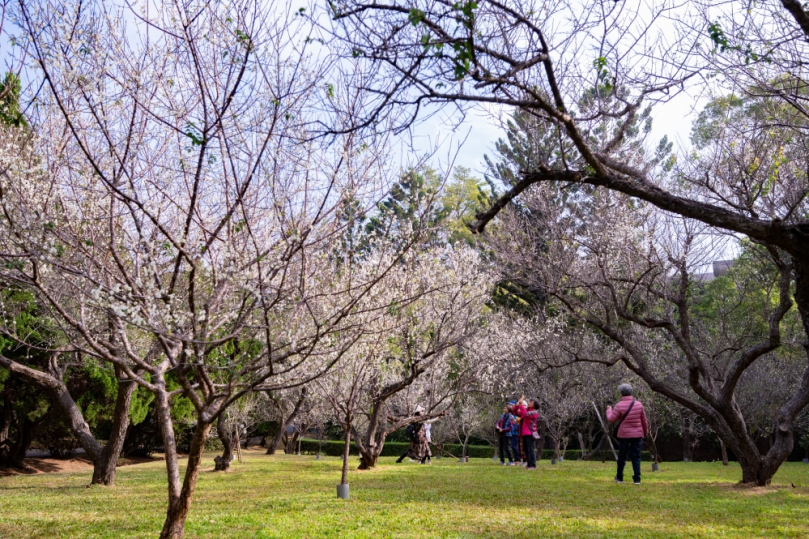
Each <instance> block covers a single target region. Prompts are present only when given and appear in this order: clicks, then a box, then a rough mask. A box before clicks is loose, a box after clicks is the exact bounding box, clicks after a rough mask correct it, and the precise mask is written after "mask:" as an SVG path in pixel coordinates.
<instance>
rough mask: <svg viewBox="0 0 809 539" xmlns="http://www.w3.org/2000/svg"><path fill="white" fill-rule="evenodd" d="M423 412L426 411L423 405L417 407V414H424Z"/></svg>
mask: <svg viewBox="0 0 809 539" xmlns="http://www.w3.org/2000/svg"><path fill="white" fill-rule="evenodd" d="M423 411H424V407H423V406H421V405H419V406H416V411H415V413H419V412H423Z"/></svg>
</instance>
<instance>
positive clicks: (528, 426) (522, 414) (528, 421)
mask: <svg viewBox="0 0 809 539" xmlns="http://www.w3.org/2000/svg"><path fill="white" fill-rule="evenodd" d="M514 415H516V416H517V417H519V418H520V436H531V433H533V432H534V430H535V429H536V424H537V419H539V414H538V413H537V411H536V410H526V409H525V406H522V405H518V406H515V407H514ZM632 415H635V411H634V410H633V411H632Z"/></svg>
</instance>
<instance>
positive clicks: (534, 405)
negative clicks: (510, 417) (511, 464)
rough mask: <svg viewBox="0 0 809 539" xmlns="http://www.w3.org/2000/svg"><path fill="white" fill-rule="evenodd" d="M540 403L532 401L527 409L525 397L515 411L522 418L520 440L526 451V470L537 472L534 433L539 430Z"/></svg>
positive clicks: (521, 398) (518, 403)
mask: <svg viewBox="0 0 809 539" xmlns="http://www.w3.org/2000/svg"><path fill="white" fill-rule="evenodd" d="M538 408H539V402H538V401H536V400H531V402H530V403H528V408H526V401H525V397H520V400H519V401H518V402H517V407H516V408H515V409H514V415H516V416H517V417H519V418H520V439H521V440H522V448H523V451H525V469H526V470H536V469H537V458H536V453H535V452H534V448H535V446H534V433H535V432H536V430H537V428H536V426H537V420H538V419H539V413H538V412H537V409H538Z"/></svg>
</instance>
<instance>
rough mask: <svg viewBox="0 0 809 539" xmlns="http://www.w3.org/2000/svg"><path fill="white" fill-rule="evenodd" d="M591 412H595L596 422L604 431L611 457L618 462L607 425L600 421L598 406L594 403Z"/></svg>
mask: <svg viewBox="0 0 809 539" xmlns="http://www.w3.org/2000/svg"><path fill="white" fill-rule="evenodd" d="M593 410H595V411H596V416H598V421H599V422H600V423H601V428H602V429H604V436H606V437H607V441H608V442H609V444H610V449H611V450H612V455H613V456H614V457H615V462H618V453H616V452H615V447H614V446H613V445H612V438H611V437H610V431H609V429H608V428H607V425H606V424H605V423H604V420H603V419H601V413H600V412H599V411H598V406H596V403H595V402H593Z"/></svg>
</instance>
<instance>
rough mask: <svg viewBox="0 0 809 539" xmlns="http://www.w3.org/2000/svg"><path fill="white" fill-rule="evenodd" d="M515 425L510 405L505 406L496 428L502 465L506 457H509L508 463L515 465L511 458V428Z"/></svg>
mask: <svg viewBox="0 0 809 539" xmlns="http://www.w3.org/2000/svg"><path fill="white" fill-rule="evenodd" d="M513 425H514V416H513V415H511V412H510V411H509V409H508V406H506V407H505V408H503V415H501V416H500V419H498V420H497V424H496V425H495V427H494V428H495V429H496V430H497V439H498V442H500V443H499V447H498V449H499V452H500V465H501V466H504V465H505V464H506V459H505V457H508V465H509V466H514V460H512V458H511V429H512V427H513Z"/></svg>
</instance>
